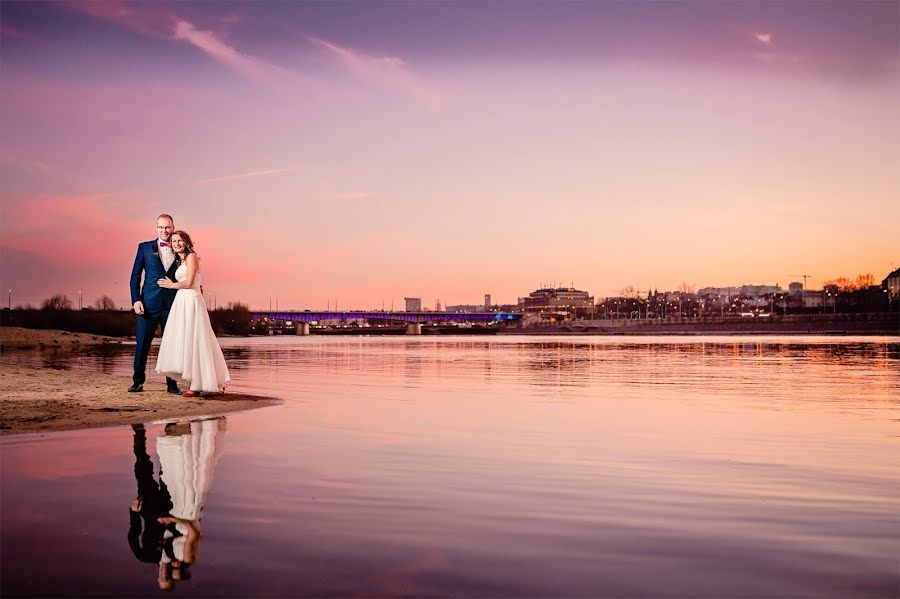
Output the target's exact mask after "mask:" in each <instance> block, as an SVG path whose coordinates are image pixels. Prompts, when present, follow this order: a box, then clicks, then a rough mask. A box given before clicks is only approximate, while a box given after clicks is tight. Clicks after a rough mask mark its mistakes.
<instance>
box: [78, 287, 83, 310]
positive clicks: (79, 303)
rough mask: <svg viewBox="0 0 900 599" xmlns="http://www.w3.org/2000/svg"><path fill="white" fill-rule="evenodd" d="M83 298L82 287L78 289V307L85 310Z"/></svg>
mask: <svg viewBox="0 0 900 599" xmlns="http://www.w3.org/2000/svg"><path fill="white" fill-rule="evenodd" d="M81 298H82V295H81V289H79V290H78V309H79V310H83V309H84V307H83V306H84V304H83V303H82V301H81Z"/></svg>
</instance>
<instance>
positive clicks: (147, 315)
mask: <svg viewBox="0 0 900 599" xmlns="http://www.w3.org/2000/svg"><path fill="white" fill-rule="evenodd" d="M168 319H169V309H168V308H163V309H162V310H161V311H160V312H156V313H153V312H149V311H148V312H144V313H143V314H138V319H137V334H136V335H135V337H134V340H135V342H136V343H137V348H136V349H135V352H134V377H132V378H133V380H134V384H135V385H143V384H144V381H145V380H147V356H149V355H150V346H151V345H152V344H153V336H154V335H155V334H156V325H159V326H160V328H161V329H162V330H163V332H165V330H166V321H167V320H168ZM177 384H178V383H177V382H176V381H175V379H170V378H169V377H166V385H168V386H170V387H172V386H175V385H177Z"/></svg>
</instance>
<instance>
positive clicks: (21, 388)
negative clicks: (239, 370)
mask: <svg viewBox="0 0 900 599" xmlns="http://www.w3.org/2000/svg"><path fill="white" fill-rule="evenodd" d="M130 384H131V379H129V378H125V377H120V376H112V375H108V374H100V373H93V372H79V371H70V370H50V369H46V368H41V369H38V368H29V367H26V366H12V365H5V364H0V435H10V434H17V433H34V432H44V431H62V430H73V429H80V428H93V427H98V426H115V425H122V424H132V423H137V422H150V421H153V420H163V419H170V418H171V419H176V418H184V417H188V416H203V415H213V414H224V413H226V412H236V411H239V410H249V409H252V408H261V407H264V406H270V405H274V404H278V403H281V402H280V401H279V400H277V399H273V398H268V397H256V396H249V395H239V394H237V393H227V394H225V395H213V396H210V397H208V398H207V397H202V398H190V399H189V398H186V397H181V396H180V395H170V394H169V393H166V385H165V383H163V382H155V381H148V382H147V383H146V384H145V385H144V392H143V393H128V392H126V389H127V388H128V386H129V385H130Z"/></svg>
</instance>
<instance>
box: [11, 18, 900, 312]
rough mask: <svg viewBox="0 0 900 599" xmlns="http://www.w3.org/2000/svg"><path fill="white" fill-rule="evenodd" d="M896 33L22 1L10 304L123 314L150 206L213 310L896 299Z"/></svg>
mask: <svg viewBox="0 0 900 599" xmlns="http://www.w3.org/2000/svg"><path fill="white" fill-rule="evenodd" d="M898 14H900V10H898V3H897V2H843V3H830V4H826V3H812V2H810V3H806V2H745V3H732V2H727V3H726V2H721V3H714V2H695V3H691V2H685V3H651V2H636V3H618V2H615V3H614V2H586V3H550V2H541V3H538V2H533V3H529V2H463V1H456V0H454V1H452V2H445V3H437V2H423V3H413V2H389V3H377V2H358V3H349V2H343V3H318V2H317V3H284V2H278V3H275V2H253V3H250V2H246V3H244V2H229V3H181V2H179V3H151V2H146V3H139V4H131V3H120V2H106V3H100V2H82V3H71V4H68V3H47V2H42V3H30V2H29V3H25V2H21V3H19V2H11V1H9V0H4V2H3V3H2V4H0V25H2V28H0V55H2V64H0V69H2V71H0V73H2V86H0V93H2V100H0V102H2V104H0V109H2V111H0V112H2V116H0V118H2V129H0V181H2V189H0V192H2V236H0V252H2V254H0V257H2V289H3V291H6V290H8V289H11V290H12V298H13V299H12V303H13V305H14V306H15V305H17V304H24V303H32V304H38V303H40V301H41V300H42V299H43V298H45V297H47V296H48V295H50V294H52V293H56V292H62V293H66V294H68V295H69V296H70V297H72V298H77V294H78V290H82V291H83V292H84V298H85V303H91V302H93V300H94V299H95V298H96V297H97V296H99V295H101V294H108V295H110V296H111V297H112V298H113V299H114V300H115V301H116V302H117V303H118V304H119V305H121V306H127V305H128V303H129V299H128V275H129V273H130V269H131V264H132V261H133V258H134V253H135V247H136V245H137V243H138V242H140V241H146V240H149V239H152V238H154V237H155V229H154V226H155V218H156V215H157V214H158V213H160V212H170V213H172V214H173V215H174V216H175V224H176V227H178V228H183V229H185V230H187V231H188V232H190V234H191V235H192V236H193V238H194V240H195V242H196V244H197V250H198V252H199V254H200V256H201V259H202V264H203V279H204V286H205V287H206V289H207V293H211V294H214V295H215V296H216V300H217V303H218V304H220V305H221V304H224V303H225V302H227V301H233V300H240V301H243V302H246V303H249V304H250V305H251V306H253V307H261V306H266V307H267V306H268V302H269V297H270V295H272V296H273V297H277V298H278V299H279V305H280V307H281V308H297V309H303V308H317V307H325V306H326V304H327V303H331V304H332V306H333V304H334V301H335V299H337V301H338V302H339V306H340V307H342V308H343V307H345V308H351V307H359V308H376V307H378V308H380V307H381V305H382V302H383V301H384V302H385V303H386V304H390V302H391V300H392V299H393V301H394V302H395V304H396V307H399V306H400V305H401V304H402V298H403V297H404V296H414V297H421V298H423V304H424V305H426V306H429V307H433V306H434V302H435V300H436V299H440V300H441V302H442V303H444V302H445V301H446V302H449V303H451V304H456V303H480V302H481V301H482V298H483V295H484V294H485V293H491V294H492V296H493V299H494V301H495V302H515V301H516V298H517V297H518V296H523V295H527V294H528V292H529V291H531V290H533V289H535V288H536V287H538V286H539V285H541V284H550V283H558V284H565V285H569V284H571V283H574V285H575V286H576V287H579V288H582V289H586V290H588V291H590V292H591V293H593V294H594V295H596V296H598V297H602V296H607V295H614V294H616V293H618V292H619V290H621V289H622V288H623V287H624V286H626V285H633V286H635V287H636V288H638V289H646V288H647V287H648V286H650V287H652V288H658V289H659V290H663V289H672V288H675V287H676V286H677V285H679V284H680V283H682V282H687V283H689V284H696V285H697V286H698V287H703V286H720V285H741V284H749V283H753V284H775V283H780V284H781V285H783V286H785V287H786V286H787V284H788V282H789V281H791V280H802V278H801V277H798V276H796V275H800V274H809V275H811V277H810V280H809V284H810V286H811V287H817V286H820V285H821V283H822V282H823V281H824V280H827V279H831V278H834V277H837V276H842V275H844V276H851V277H852V276H855V275H856V274H858V273H861V272H871V273H872V274H874V275H875V277H876V279H878V280H879V281H880V280H881V279H882V278H883V277H884V276H885V275H886V274H887V273H888V271H889V270H890V269H891V267H892V265H893V267H897V266H898V265H900V241H898V239H900V236H898V234H897V231H898V223H900V174H898V173H900V168H898V165H900V111H898V106H900V60H898V41H900V37H898ZM5 299H6V298H4V300H5ZM3 305H4V306H5V305H6V302H5V301H4V302H3Z"/></svg>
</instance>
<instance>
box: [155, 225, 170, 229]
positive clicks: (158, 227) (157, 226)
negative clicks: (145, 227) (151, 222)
mask: <svg viewBox="0 0 900 599" xmlns="http://www.w3.org/2000/svg"><path fill="white" fill-rule="evenodd" d="M156 228H157V229H174V228H175V227H160V226H159V225H156Z"/></svg>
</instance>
